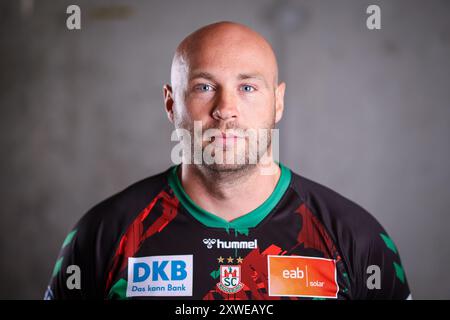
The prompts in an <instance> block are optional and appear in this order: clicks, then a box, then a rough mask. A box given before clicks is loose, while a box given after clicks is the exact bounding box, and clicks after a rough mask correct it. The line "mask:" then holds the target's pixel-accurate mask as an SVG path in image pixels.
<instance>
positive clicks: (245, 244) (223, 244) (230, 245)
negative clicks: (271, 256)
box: [203, 239, 258, 249]
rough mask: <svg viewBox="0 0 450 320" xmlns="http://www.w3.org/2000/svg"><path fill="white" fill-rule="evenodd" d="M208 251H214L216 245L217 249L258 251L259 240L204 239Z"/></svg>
mask: <svg viewBox="0 0 450 320" xmlns="http://www.w3.org/2000/svg"><path fill="white" fill-rule="evenodd" d="M203 243H204V244H206V247H207V248H208V249H212V247H213V245H214V244H216V248H217V249H256V248H258V240H257V239H255V240H253V241H222V240H220V239H203Z"/></svg>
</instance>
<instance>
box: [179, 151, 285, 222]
mask: <svg viewBox="0 0 450 320" xmlns="http://www.w3.org/2000/svg"><path fill="white" fill-rule="evenodd" d="M268 172H270V173H271V174H267V173H268ZM264 173H265V174H264ZM280 174H281V171H280V168H279V166H278V165H277V164H276V163H275V162H274V161H273V159H270V160H269V162H268V164H265V165H264V166H262V165H261V164H256V165H253V166H247V167H244V168H242V169H241V170H235V171H214V170H211V169H209V168H205V167H203V166H197V165H193V164H182V166H181V174H180V173H179V178H180V181H181V184H182V186H183V188H184V190H185V192H186V193H187V194H188V196H189V197H190V198H191V199H192V200H193V201H194V202H195V203H196V204H197V205H199V206H200V207H201V208H203V209H204V210H206V211H208V212H211V213H213V214H215V215H217V216H219V217H221V218H222V219H224V220H226V221H231V220H233V219H236V218H238V217H240V216H243V215H245V214H246V213H248V212H250V211H252V210H254V209H256V208H257V207H259V206H260V205H261V204H262V203H264V201H265V200H267V198H268V197H269V196H270V195H271V194H272V192H273V190H274V189H275V186H276V184H277V182H278V180H279V178H280Z"/></svg>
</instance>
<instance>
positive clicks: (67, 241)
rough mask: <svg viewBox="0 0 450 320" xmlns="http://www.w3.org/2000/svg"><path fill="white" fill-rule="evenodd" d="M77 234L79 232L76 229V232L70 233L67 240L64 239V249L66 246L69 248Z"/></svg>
mask: <svg viewBox="0 0 450 320" xmlns="http://www.w3.org/2000/svg"><path fill="white" fill-rule="evenodd" d="M76 233H77V230H76V229H75V230H73V231H72V232H70V233H69V234H68V235H67V237H66V239H64V242H63V245H62V247H63V248H64V247H65V246H67V245H68V244H69V243H70V242H71V241H72V239H73V237H74V236H75V234H76Z"/></svg>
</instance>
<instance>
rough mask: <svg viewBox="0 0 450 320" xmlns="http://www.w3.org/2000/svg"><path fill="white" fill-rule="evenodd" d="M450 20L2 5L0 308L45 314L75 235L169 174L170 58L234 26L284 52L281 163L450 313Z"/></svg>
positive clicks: (439, 8) (391, 8) (428, 14)
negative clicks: (213, 31) (356, 209)
mask: <svg viewBox="0 0 450 320" xmlns="http://www.w3.org/2000/svg"><path fill="white" fill-rule="evenodd" d="M69 4H78V5H79V6H80V7H81V10H82V24H81V25H82V29H81V30H79V31H69V30H67V28H66V24H65V22H66V18H67V14H66V8H67V6H68V5H69ZM370 4H378V5H379V6H380V7H381V24H382V28H381V30H376V31H370V30H368V29H367V28H366V25H365V21H366V18H367V14H366V12H365V11H366V8H367V6H368V5H370ZM449 17H450V2H449V1H438V0H432V1H409V0H408V1H407V0H399V1H375V0H374V1H365V0H354V1H274V0H258V1H257V0H254V1H245V0H227V1H193V0H184V1H173V0H166V1H33V0H21V1H15V0H6V1H2V2H0V130H1V134H0V147H1V149H0V150H1V157H0V170H1V179H0V190H1V193H0V200H1V211H0V212H1V216H0V223H1V224H0V298H3V299H41V298H42V296H43V293H44V290H45V287H46V285H47V282H48V280H49V277H50V274H51V270H52V268H53V264H54V262H55V260H56V256H57V254H58V251H59V248H60V246H61V243H62V241H63V239H64V237H65V235H66V234H67V232H68V231H69V230H70V228H71V227H72V226H73V225H74V224H75V223H76V221H77V220H78V219H79V218H80V217H81V216H82V215H83V214H84V213H85V212H86V211H87V210H88V209H89V208H91V207H92V206H93V205H95V204H96V203H98V202H99V201H101V200H103V199H104V198H106V197H108V196H110V195H111V194H113V193H116V192H117V191H119V190H122V189H123V188H125V187H126V186H128V185H129V184H131V183H133V182H135V181H137V180H140V179H142V178H144V177H147V176H149V175H153V174H155V173H157V172H159V171H162V170H164V169H166V168H167V167H168V166H170V165H171V162H170V151H171V148H172V147H173V145H174V143H172V142H171V141H170V134H171V132H172V127H171V125H170V123H169V122H168V121H167V119H166V115H165V113H164V107H163V98H162V85H163V84H164V83H167V82H169V80H170V79H169V75H170V73H169V70H170V63H171V59H172V54H173V52H174V49H175V47H176V46H177V44H178V43H179V41H181V40H182V39H183V38H184V37H185V36H186V35H187V34H188V33H190V32H192V31H193V30H195V29H197V28H198V27H200V26H202V25H205V24H208V23H212V22H215V21H219V20H232V21H236V22H241V23H244V24H247V25H248V26H250V27H252V28H254V29H255V30H257V31H259V32H260V33H262V34H263V35H264V36H266V37H267V39H268V40H269V41H270V42H271V43H272V44H273V45H274V47H275V50H276V52H277V55H278V59H279V64H280V69H281V79H282V80H284V81H286V83H287V89H286V110H285V114H284V119H283V120H282V121H281V123H280V125H279V128H280V136H281V146H280V155H281V156H280V160H281V161H283V162H284V163H285V164H286V165H288V166H289V167H291V168H292V169H293V170H294V171H296V172H298V173H300V174H302V175H304V176H306V177H308V178H310V179H313V180H315V181H317V182H319V183H322V184H325V185H327V186H329V187H331V188H333V189H335V190H336V191H338V192H339V193H341V194H343V195H344V196H346V197H348V198H350V199H352V200H354V201H355V202H357V203H359V204H360V205H362V206H363V207H364V208H366V209H367V210H368V211H369V212H371V213H372V214H373V215H374V216H375V217H376V218H377V219H378V220H379V221H380V222H381V223H382V224H383V226H384V227H385V228H386V230H387V231H388V232H389V233H390V235H391V236H392V238H393V239H394V241H395V242H396V244H397V246H398V248H399V250H400V254H401V257H402V262H403V265H404V267H405V270H406V274H407V277H408V280H409V283H410V286H411V290H412V293H413V296H414V298H416V299H431V298H436V299H449V298H450V273H449V272H448V269H449V268H448V266H449V264H450V246H449V243H450V235H449V231H448V228H449V226H450V215H449V211H448V208H449V207H450V170H449V168H448V164H449V163H450V147H449V146H450V143H449V137H450V125H449V124H450V121H449V120H450V105H449V101H450V90H449V80H450V63H449V57H450V19H449Z"/></svg>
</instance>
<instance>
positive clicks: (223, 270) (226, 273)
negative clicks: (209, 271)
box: [217, 265, 244, 293]
mask: <svg viewBox="0 0 450 320" xmlns="http://www.w3.org/2000/svg"><path fill="white" fill-rule="evenodd" d="M217 287H218V288H219V290H221V291H223V292H225V293H236V292H239V291H241V290H242V288H243V287H244V284H243V283H241V266H239V265H223V266H220V282H219V283H217Z"/></svg>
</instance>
